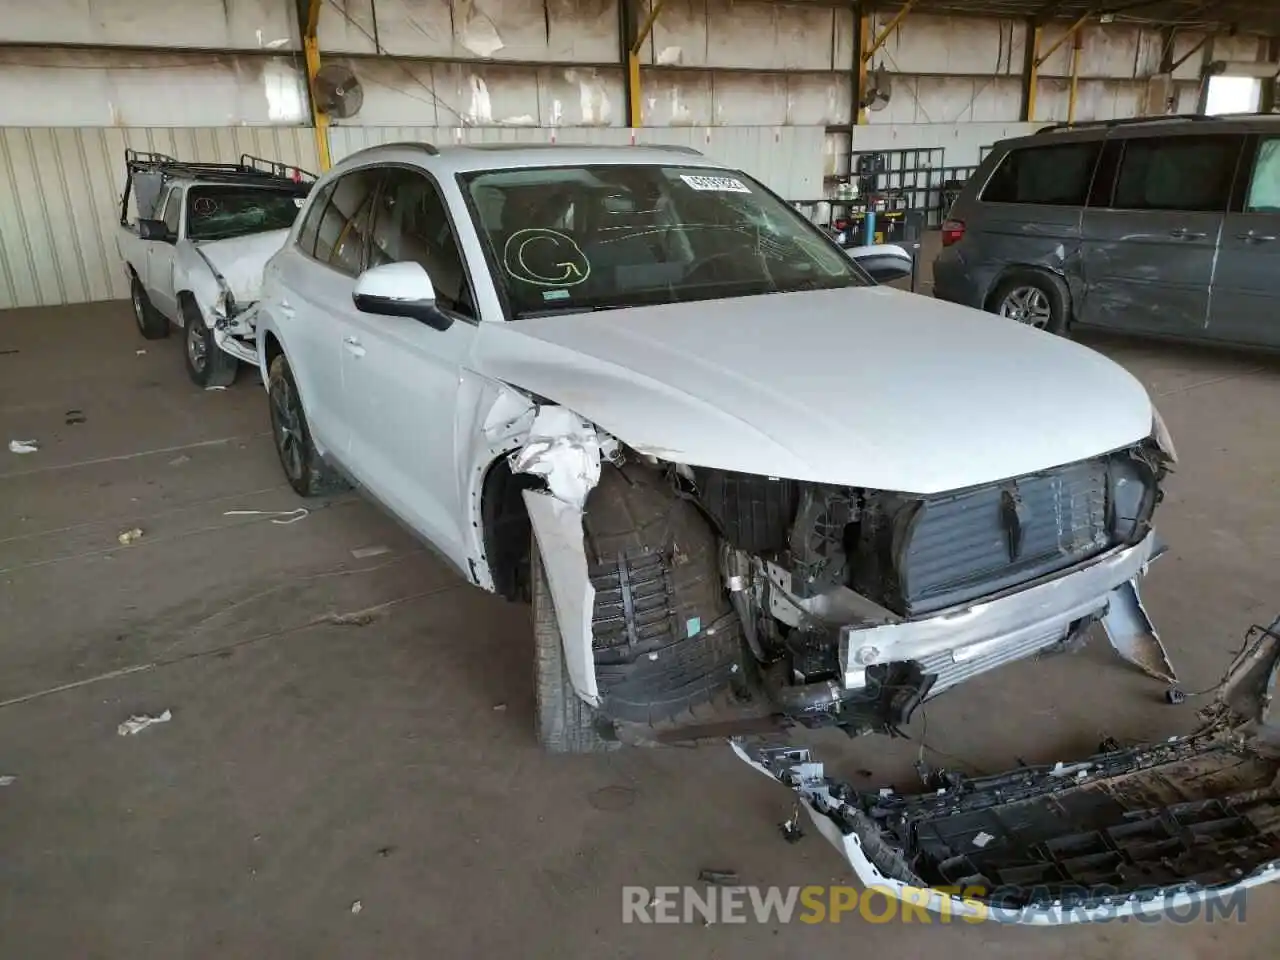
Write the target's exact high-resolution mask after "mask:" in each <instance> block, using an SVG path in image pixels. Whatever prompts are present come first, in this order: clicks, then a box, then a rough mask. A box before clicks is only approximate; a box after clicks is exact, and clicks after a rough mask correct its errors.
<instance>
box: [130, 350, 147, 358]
mask: <svg viewBox="0 0 1280 960" xmlns="http://www.w3.org/2000/svg"><path fill="white" fill-rule="evenodd" d="M133 352H134V353H136V354H137V355H138V356H140V357H141V356H145V355H146V352H147V351H145V350H135V351H133Z"/></svg>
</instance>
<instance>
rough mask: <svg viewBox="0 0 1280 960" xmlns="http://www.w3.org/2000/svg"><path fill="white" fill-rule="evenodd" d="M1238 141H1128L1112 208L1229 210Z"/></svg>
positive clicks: (1195, 138)
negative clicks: (1228, 204) (1228, 202)
mask: <svg viewBox="0 0 1280 960" xmlns="http://www.w3.org/2000/svg"><path fill="white" fill-rule="evenodd" d="M1242 143H1243V138H1242V137H1235V136H1220V137H1213V136H1209V137H1203V136H1190V137H1188V136H1183V137H1143V138H1141V139H1139V138H1134V139H1130V140H1126V141H1125V144H1124V159H1123V160H1121V161H1120V176H1119V178H1118V179H1117V180H1116V195H1115V201H1114V203H1113V206H1115V207H1117V208H1118V209H1121V210H1179V211H1207V212H1215V213H1216V212H1221V211H1224V210H1226V208H1227V200H1228V198H1229V196H1230V194H1231V180H1232V178H1233V177H1234V176H1235V172H1236V160H1237V158H1238V156H1239V153H1240V147H1241V145H1242Z"/></svg>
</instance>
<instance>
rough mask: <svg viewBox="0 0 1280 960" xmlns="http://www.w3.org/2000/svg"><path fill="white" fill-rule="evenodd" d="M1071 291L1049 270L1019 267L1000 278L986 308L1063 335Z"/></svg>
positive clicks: (1067, 318)
mask: <svg viewBox="0 0 1280 960" xmlns="http://www.w3.org/2000/svg"><path fill="white" fill-rule="evenodd" d="M1070 306H1071V294H1070V293H1069V292H1068V290H1067V285H1066V284H1065V283H1064V282H1063V281H1062V278H1061V277H1058V276H1056V275H1054V274H1052V273H1042V272H1040V271H1038V270H1018V271H1015V272H1013V273H1010V274H1008V275H1007V276H1006V277H1005V278H1004V279H1003V280H1001V281H1000V284H999V286H997V287H996V289H995V292H994V293H993V294H992V295H991V299H990V300H989V301H988V309H989V310H990V311H991V312H992V313H995V314H999V315H1000V316H1002V317H1008V318H1009V319H1010V320H1016V321H1018V322H1019V323H1025V324H1027V325H1028V326H1031V327H1036V328H1037V329H1040V330H1045V331H1047V332H1049V333H1056V334H1058V335H1059V336H1065V335H1066V333H1067V323H1068V320H1069V319H1070Z"/></svg>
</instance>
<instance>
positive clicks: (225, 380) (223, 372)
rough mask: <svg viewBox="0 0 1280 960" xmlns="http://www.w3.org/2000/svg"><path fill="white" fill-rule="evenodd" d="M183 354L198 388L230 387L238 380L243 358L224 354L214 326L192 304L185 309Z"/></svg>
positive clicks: (184, 307)
mask: <svg viewBox="0 0 1280 960" xmlns="http://www.w3.org/2000/svg"><path fill="white" fill-rule="evenodd" d="M182 318H183V322H184V323H185V324H186V327H185V329H184V330H183V338H182V339H183V343H184V345H185V349H184V350H183V351H182V352H183V357H184V358H185V360H186V364H187V376H189V377H190V378H191V382H192V383H194V384H195V385H196V386H197V387H204V388H205V389H206V390H208V389H209V388H210V387H229V386H231V384H233V383H235V380H236V374H237V373H238V372H239V370H240V361H239V360H237V359H236V358H235V357H233V356H231V354H229V353H224V352H223V350H222V348H221V347H219V346H218V344H217V341H216V340H214V338H213V328H212V327H210V326H209V325H208V324H207V323H205V322H204V317H202V316H200V311H199V310H197V309H195V307H194V306H193V305H191V304H190V303H187V304H184V305H183V308H182Z"/></svg>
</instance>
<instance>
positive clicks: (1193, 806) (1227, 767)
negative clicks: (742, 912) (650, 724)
mask: <svg viewBox="0 0 1280 960" xmlns="http://www.w3.org/2000/svg"><path fill="white" fill-rule="evenodd" d="M1278 629H1280V620H1277V621H1276V623H1274V624H1272V626H1271V627H1270V628H1261V627H1256V628H1254V630H1252V631H1251V632H1250V634H1249V636H1248V637H1246V643H1245V646H1244V648H1243V649H1242V651H1241V653H1240V654H1239V655H1238V656H1237V657H1236V659H1235V661H1234V662H1233V663H1232V665H1231V667H1230V668H1229V670H1228V672H1227V674H1226V676H1225V677H1224V679H1223V681H1222V683H1221V684H1220V685H1219V687H1218V690H1217V696H1216V698H1215V700H1214V701H1213V703H1212V704H1211V706H1210V707H1208V708H1206V710H1204V711H1203V712H1202V716H1203V717H1204V720H1205V723H1204V725H1203V726H1202V727H1201V728H1200V729H1199V730H1198V731H1197V732H1196V733H1194V734H1192V735H1191V736H1189V737H1183V738H1173V739H1170V740H1168V741H1165V742H1162V743H1158V744H1153V745H1144V746H1139V747H1135V748H1130V749H1123V750H1109V751H1106V752H1103V753H1099V754H1098V755H1096V756H1093V757H1091V758H1089V759H1088V760H1086V761H1083V762H1081V763H1075V764H1069V765H1067V764H1061V763H1060V764H1057V765H1055V766H1052V767H1023V768H1019V769H1016V770H1014V771H1012V772H1009V773H1005V774H999V775H996V776H990V777H981V778H969V777H964V776H960V775H949V776H948V775H945V774H944V775H938V776H936V777H934V778H931V782H930V785H931V786H932V787H933V788H934V789H933V790H932V791H931V792H928V793H924V794H920V795H916V796H908V795H902V794H898V793H896V792H894V791H892V790H887V789H886V790H881V791H879V792H876V793H867V792H860V791H857V790H855V789H853V788H852V787H850V786H849V785H848V784H845V783H842V782H840V781H838V780H835V779H832V778H829V777H827V776H826V773H825V769H824V767H823V765H822V764H821V763H818V762H816V761H815V760H814V759H813V757H812V755H811V754H810V752H809V751H808V750H807V749H802V748H796V747H791V746H782V747H778V746H774V747H750V746H747V745H745V744H743V743H741V742H735V743H734V749H735V751H736V752H737V753H738V755H739V757H741V758H742V759H743V760H744V761H746V762H747V763H749V764H751V765H752V766H753V767H755V768H756V769H757V770H760V771H761V772H763V773H766V774H768V775H769V776H771V777H773V778H774V779H777V780H779V781H780V782H782V783H785V784H786V785H787V786H789V787H791V788H792V789H793V790H794V791H795V792H796V794H797V797H798V799H799V802H800V803H802V804H803V805H804V807H805V809H806V810H808V812H809V815H810V817H811V818H812V820H813V822H814V824H815V825H816V826H817V828H818V830H819V831H820V832H821V833H822V834H823V836H825V837H827V839H828V840H830V841H831V843H832V844H834V845H835V847H836V849H838V850H839V851H840V852H841V853H842V854H843V856H844V857H845V859H846V860H847V861H848V862H849V864H850V865H851V866H852V867H853V869H854V872H855V873H856V874H857V875H858V878H859V879H860V880H861V881H862V883H863V884H864V885H866V886H867V887H869V888H873V889H876V890H880V891H883V892H886V893H889V894H891V895H893V896H895V897H897V898H899V899H901V900H903V901H904V902H907V903H910V904H913V905H917V906H922V907H925V908H927V909H929V910H932V911H935V912H938V913H941V914H944V915H951V914H954V915H956V916H964V917H975V918H982V919H994V920H998V921H1004V922H1015V923H1026V924H1036V925H1049V924H1061V923H1074V922H1082V921H1098V920H1104V919H1113V918H1117V917H1123V916H1127V915H1149V914H1157V913H1169V912H1171V911H1173V912H1175V914H1176V912H1177V911H1181V910H1185V909H1187V908H1188V907H1190V906H1191V905H1194V904H1203V903H1206V902H1215V901H1216V902H1217V903H1218V904H1219V906H1224V905H1225V906H1229V905H1230V903H1231V901H1232V898H1235V897H1238V896H1239V895H1241V893H1242V892H1243V891H1244V890H1247V889H1248V888H1249V887H1253V886H1256V885H1259V884H1262V883H1269V882H1272V881H1275V880H1280V724H1277V723H1276V721H1275V719H1274V718H1273V716H1272V714H1271V710H1270V704H1271V698H1272V696H1273V694H1274V691H1275V688H1276V681H1277V674H1278V673H1280V652H1278V651H1280V633H1277V630H1278ZM1184 915H1185V914H1184Z"/></svg>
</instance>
